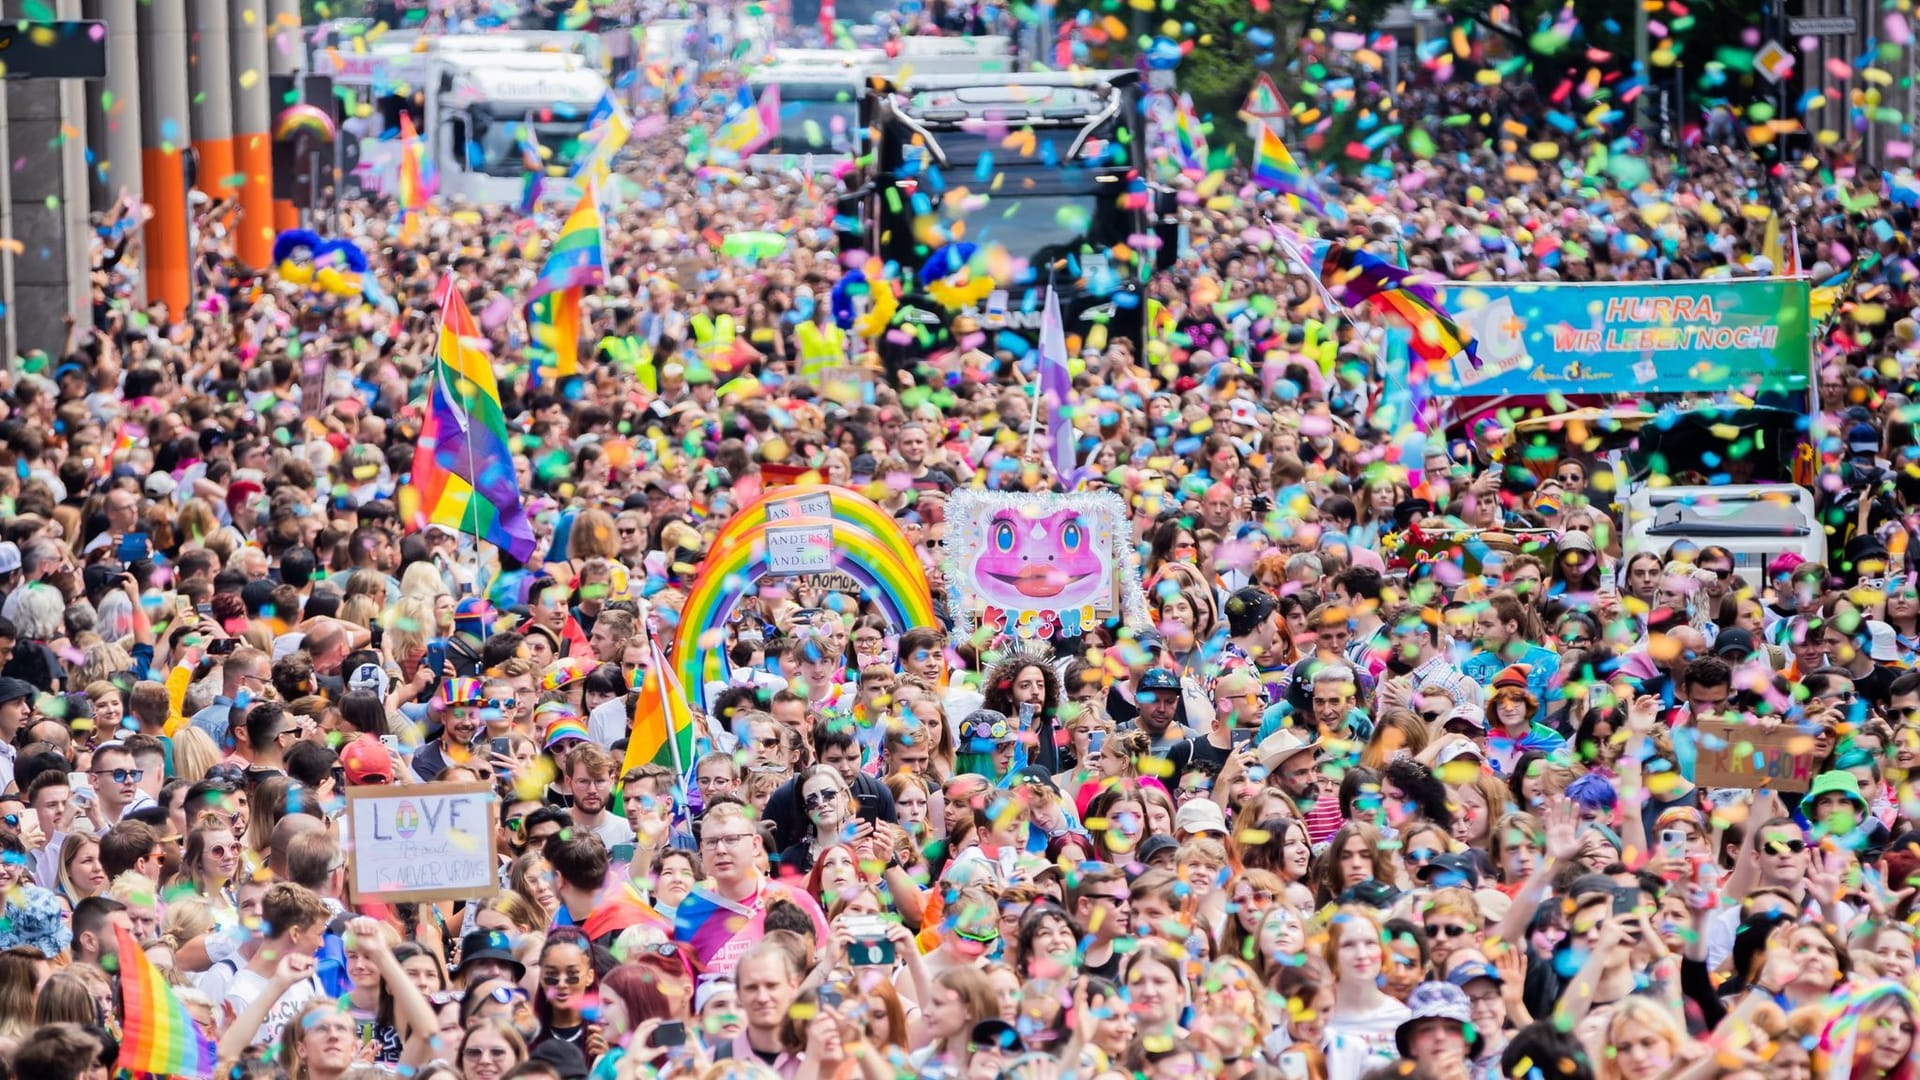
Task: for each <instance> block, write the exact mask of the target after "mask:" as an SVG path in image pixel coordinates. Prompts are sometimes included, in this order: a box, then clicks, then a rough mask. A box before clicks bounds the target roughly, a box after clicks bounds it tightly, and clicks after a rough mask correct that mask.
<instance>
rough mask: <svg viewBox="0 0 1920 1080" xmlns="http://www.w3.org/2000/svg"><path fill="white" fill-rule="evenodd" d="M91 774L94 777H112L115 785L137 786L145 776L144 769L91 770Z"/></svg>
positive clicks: (145, 771)
mask: <svg viewBox="0 0 1920 1080" xmlns="http://www.w3.org/2000/svg"><path fill="white" fill-rule="evenodd" d="M91 772H92V774H93V775H94V776H107V777H112V778H113V782H114V783H116V784H137V783H139V782H140V778H141V777H143V776H145V775H147V770H145V769H93V770H91Z"/></svg>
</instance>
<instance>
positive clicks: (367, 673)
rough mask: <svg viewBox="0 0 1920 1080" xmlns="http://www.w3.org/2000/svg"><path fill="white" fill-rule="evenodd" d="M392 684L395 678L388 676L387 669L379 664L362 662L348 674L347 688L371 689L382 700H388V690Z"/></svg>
mask: <svg viewBox="0 0 1920 1080" xmlns="http://www.w3.org/2000/svg"><path fill="white" fill-rule="evenodd" d="M392 686H393V680H391V679H389V678H388V677H387V673H386V670H385V669H384V668H382V667H381V666H380V665H379V664H361V665H360V666H359V667H357V668H354V669H353V673H352V674H350V675H348V676H347V689H349V690H371V691H373V692H374V693H375V694H377V695H379V697H380V700H381V701H385V700H387V691H389V690H390V689H392Z"/></svg>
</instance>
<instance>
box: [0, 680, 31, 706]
mask: <svg viewBox="0 0 1920 1080" xmlns="http://www.w3.org/2000/svg"><path fill="white" fill-rule="evenodd" d="M39 692H40V691H38V690H36V689H34V686H33V684H32V683H30V682H28V681H26V680H25V679H15V678H0V705H5V704H6V703H7V702H9V701H20V700H22V699H31V698H32V697H33V695H35V694H37V693H39Z"/></svg>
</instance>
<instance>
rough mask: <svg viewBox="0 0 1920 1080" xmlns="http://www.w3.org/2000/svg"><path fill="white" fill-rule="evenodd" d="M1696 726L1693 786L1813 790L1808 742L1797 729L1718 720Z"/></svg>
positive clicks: (1811, 741)
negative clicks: (1697, 732)
mask: <svg viewBox="0 0 1920 1080" xmlns="http://www.w3.org/2000/svg"><path fill="white" fill-rule="evenodd" d="M1696 726H1697V727H1698V728H1699V746H1700V753H1699V758H1698V760H1697V761H1696V762H1695V764H1694V769H1693V782H1694V785H1695V786H1696V787H1702V788H1760V787H1766V788H1772V789H1773V790H1775V791H1805V790H1807V789H1808V788H1809V787H1811V786H1813V771H1814V768H1815V767H1816V764H1817V763H1816V762H1815V761H1814V758H1813V739H1812V738H1811V737H1810V736H1808V735H1807V734H1806V733H1805V732H1803V731H1801V730H1800V729H1799V728H1798V727H1795V726H1794V725H1792V724H1787V723H1783V724H1781V725H1780V726H1779V727H1777V728H1773V729H1771V730H1769V729H1764V728H1759V727H1755V726H1753V725H1751V724H1730V723H1727V722H1726V721H1724V720H1702V721H1699V722H1698V724H1697V725H1696Z"/></svg>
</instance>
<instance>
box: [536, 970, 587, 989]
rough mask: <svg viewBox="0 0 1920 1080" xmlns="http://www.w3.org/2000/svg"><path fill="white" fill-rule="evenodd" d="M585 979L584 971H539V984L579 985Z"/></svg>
mask: <svg viewBox="0 0 1920 1080" xmlns="http://www.w3.org/2000/svg"><path fill="white" fill-rule="evenodd" d="M586 981H587V973H586V972H584V971H543V972H541V973H540V985H541V986H579V985H581V984H583V983H585V982H586Z"/></svg>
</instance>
